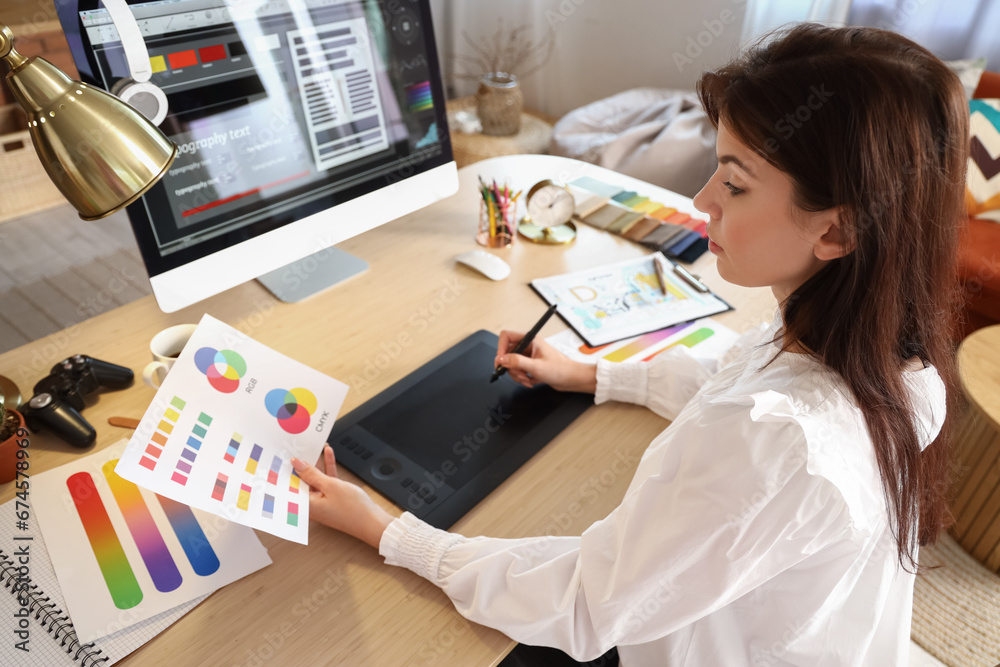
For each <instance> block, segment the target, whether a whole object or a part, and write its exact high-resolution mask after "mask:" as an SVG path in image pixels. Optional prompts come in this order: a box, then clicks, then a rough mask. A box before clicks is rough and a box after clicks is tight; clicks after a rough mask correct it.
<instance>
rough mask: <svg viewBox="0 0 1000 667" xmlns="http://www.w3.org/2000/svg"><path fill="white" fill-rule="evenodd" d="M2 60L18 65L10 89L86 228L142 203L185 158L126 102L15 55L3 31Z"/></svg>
mask: <svg viewBox="0 0 1000 667" xmlns="http://www.w3.org/2000/svg"><path fill="white" fill-rule="evenodd" d="M0 58H3V59H4V60H5V61H7V64H8V65H10V70H11V71H10V72H9V73H8V74H7V84H8V85H9V86H10V89H11V91H12V92H13V93H14V98H15V99H16V100H17V101H18V103H19V104H20V105H21V108H22V109H24V112H25V114H26V115H27V117H28V130H29V132H30V134H31V141H32V143H33V144H34V145H35V151H36V152H37V153H38V157H39V159H40V160H41V162H42V165H43V166H44V167H45V171H46V172H48V175H49V178H51V179H52V182H53V183H54V184H55V186H56V187H57V188H59V191H60V192H62V194H63V196H65V197H66V199H67V200H68V201H69V203H70V204H72V205H73V206H74V207H75V208H76V210H77V211H79V212H80V217H81V218H83V219H84V220H96V219H98V218H103V217H105V216H107V215H110V214H112V213H114V212H115V211H118V210H120V209H122V208H124V207H125V206H127V205H128V204H130V203H132V202H133V201H135V200H136V199H138V198H139V197H140V196H141V195H142V194H143V193H144V192H145V191H146V190H148V189H149V188H150V187H152V185H153V184H154V183H156V181H157V180H159V178H160V177H161V176H163V174H165V173H166V171H167V169H168V168H169V167H170V164H171V163H172V162H173V161H174V158H175V157H176V156H177V146H176V145H174V144H173V143H172V142H171V141H170V140H169V139H167V137H166V136H164V134H163V133H162V132H160V130H159V129H158V128H157V127H156V126H155V125H153V124H152V123H150V122H149V121H148V120H147V119H146V118H145V117H144V116H142V114H140V113H139V112H138V111H136V110H135V109H133V108H132V107H130V106H129V105H128V104H126V103H125V102H122V101H121V100H120V99H118V98H117V97H114V96H113V95H110V94H108V93H106V92H104V91H103V90H101V89H100V88H96V87H94V86H88V85H87V84H85V83H80V82H79V81H73V80H72V79H70V78H69V77H68V76H66V75H65V74H63V73H62V72H61V71H60V70H59V69H58V68H56V67H55V66H54V65H52V63H50V62H48V61H47V60H45V59H43V58H38V57H35V56H32V57H30V58H25V57H24V56H22V55H21V54H19V53H18V52H17V51H15V50H14V48H13V35H12V34H11V31H10V29H9V28H8V27H7V26H3V25H0Z"/></svg>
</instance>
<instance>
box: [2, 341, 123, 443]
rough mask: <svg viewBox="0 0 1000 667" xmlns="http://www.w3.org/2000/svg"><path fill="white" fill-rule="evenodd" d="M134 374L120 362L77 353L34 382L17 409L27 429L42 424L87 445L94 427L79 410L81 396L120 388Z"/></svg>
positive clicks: (72, 440) (93, 438) (94, 434)
mask: <svg viewBox="0 0 1000 667" xmlns="http://www.w3.org/2000/svg"><path fill="white" fill-rule="evenodd" d="M134 377H135V376H134V374H133V373H132V371H131V370H130V369H128V368H125V367H124V366H119V365H117V364H112V363H109V362H107V361H101V360H100V359H94V358H93V357H88V356H87V355H84V354H77V355H74V356H72V357H68V358H67V359H64V360H62V361H60V362H59V363H58V364H56V365H55V366H53V367H52V372H51V373H50V374H49V375H48V376H46V377H44V378H42V379H41V380H39V381H38V383H37V384H35V389H34V391H35V395H34V396H32V397H31V400H29V401H28V402H27V403H25V404H24V406H23V407H22V410H21V412H22V414H23V415H24V419H25V421H26V422H27V424H28V427H29V428H31V430H33V431H39V430H41V429H42V427H45V428H48V429H50V430H52V432H53V433H55V434H56V435H58V436H59V437H60V438H62V439H63V440H65V441H66V442H68V443H69V444H71V445H74V446H75V447H89V446H90V445H92V444H93V443H94V441H95V440H96V439H97V431H95V430H94V427H93V426H91V425H90V424H89V423H88V422H87V420H86V419H84V418H83V415H81V414H80V411H81V410H83V406H84V397H85V396H87V395H89V394H92V393H94V392H95V391H97V390H99V389H102V388H103V389H124V388H126V387H128V386H130V385H131V384H132V381H133V379H134Z"/></svg>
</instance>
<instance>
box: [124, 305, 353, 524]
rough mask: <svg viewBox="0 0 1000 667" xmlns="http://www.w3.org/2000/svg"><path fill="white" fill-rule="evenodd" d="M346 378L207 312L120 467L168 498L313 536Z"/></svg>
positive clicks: (242, 520) (236, 518)
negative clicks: (321, 466) (316, 487)
mask: <svg viewBox="0 0 1000 667" xmlns="http://www.w3.org/2000/svg"><path fill="white" fill-rule="evenodd" d="M346 395H347V385H345V384H343V383H341V382H338V381H337V380H334V379H333V378H330V377H328V376H326V375H323V374H322V373H320V372H318V371H316V370H313V369H311V368H309V367H308V366H305V365H304V364H301V363H299V362H297V361H295V360H293V359H289V358H288V357H286V356H285V355H283V354H280V353H278V352H276V351H274V350H272V349H270V348H268V347H267V346H265V345H262V344H261V343H258V342H257V341H255V340H253V339H252V338H249V337H248V336H246V335H244V334H242V333H240V332H239V331H237V330H236V329H233V328H232V327H230V326H228V325H226V324H224V323H222V322H220V321H219V320H217V319H215V318H213V317H211V316H209V315H205V316H204V317H203V318H202V320H201V323H200V324H199V325H198V328H197V329H196V330H195V332H194V334H193V335H192V336H191V339H190V340H189V341H188V344H187V345H186V346H185V348H184V351H183V352H181V355H180V357H179V358H178V359H177V362H176V363H175V364H174V366H173V368H172V369H171V370H170V373H169V374H168V375H167V377H166V379H165V380H164V381H163V384H162V385H161V386H160V389H159V391H157V393H156V397H155V398H154V399H153V402H152V404H151V405H150V406H149V408H148V409H147V410H146V414H145V415H144V416H143V418H142V420H141V422H140V423H139V427H138V428H137V429H136V430H135V433H134V434H133V436H132V439H131V440H130V441H129V445H128V448H127V449H126V450H125V453H124V454H123V455H122V458H121V462H120V463H119V464H118V467H117V468H116V471H117V473H118V474H119V475H121V476H122V477H124V478H125V479H127V480H130V481H132V482H134V483H135V484H138V485H139V486H141V487H144V488H147V489H150V490H151V491H155V492H156V493H159V494H161V495H163V496H165V497H167V498H171V499H173V500H176V501H177V502H180V503H185V504H187V505H190V506H192V507H197V508H199V509H202V510H205V511H206V512H211V513H213V514H217V515H219V516H222V517H224V518H226V519H229V520H230V521H235V522H236V523H241V524H244V525H247V526H252V527H253V528H259V529H260V530H264V531H266V532H268V533H272V534H274V535H277V536H278V537H283V538H285V539H287V540H292V541H294V542H299V543H300V544H307V543H308V539H309V532H308V527H309V488H308V486H307V485H306V484H304V483H302V482H301V481H300V480H299V478H298V476H297V475H296V474H295V472H294V471H293V470H292V464H291V459H292V457H297V458H300V459H302V460H303V461H315V460H316V459H317V458H318V457H319V454H320V451H322V449H323V445H324V444H325V443H326V438H327V436H328V435H329V433H330V429H332V428H333V422H334V419H335V417H336V416H337V413H338V412H339V411H340V407H341V405H342V404H343V402H344V398H345V396H346Z"/></svg>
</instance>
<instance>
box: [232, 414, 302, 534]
mask: <svg viewBox="0 0 1000 667" xmlns="http://www.w3.org/2000/svg"><path fill="white" fill-rule="evenodd" d="M242 443H243V436H242V435H241V434H239V433H233V434H232V436H231V437H230V439H229V445H228V446H227V447H226V452H225V453H224V454H223V456H222V459H223V460H224V461H225V462H226V463H235V462H236V456H237V454H238V453H239V448H240V445H241V444H242ZM263 452H264V448H263V447H261V446H260V445H258V444H256V443H254V445H253V447H252V448H251V449H250V456H249V458H248V459H247V462H246V466H245V468H244V470H245V471H246V473H247V474H248V475H249V476H250V477H249V479H248V480H247V481H253V478H254V477H256V474H257V465H258V464H259V463H260V458H261V455H262V454H263ZM282 464H283V460H282V459H281V457H279V456H272V457H271V464H270V467H269V468H268V471H267V477H266V483H267V484H268V485H269V486H275V487H276V486H277V485H278V477H279V475H280V474H281V468H282ZM300 481H301V480H300V479H299V476H298V475H297V474H296V473H295V471H294V470H293V471H292V472H291V475H290V477H289V480H288V492H289V493H292V494H298V493H299V484H300ZM228 484H229V475H226V474H225V473H222V472H220V473H218V475H217V476H216V478H215V485H214V486H213V487H212V498H213V499H214V500H217V501H219V502H222V501H223V500H224V498H225V495H226V486H227V485H228ZM253 493H254V487H253V486H251V485H250V484H247V483H244V482H241V483H240V490H239V494H238V496H237V498H236V507H237V509H240V510H243V511H244V512H246V511H249V509H250V499H251V496H252V495H253ZM274 507H275V497H274V496H273V495H271V494H270V493H265V494H264V501H263V506H262V507H261V516H263V517H264V518H265V519H272V518H274ZM286 517H287V518H286V521H287V522H288V524H289V525H291V526H297V525H298V522H299V503H298V502H288V512H287V515H286Z"/></svg>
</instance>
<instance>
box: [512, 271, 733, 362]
mask: <svg viewBox="0 0 1000 667" xmlns="http://www.w3.org/2000/svg"><path fill="white" fill-rule="evenodd" d="M657 261H663V262H666V265H665V266H666V267H668V268H669V269H670V270H665V271H660V272H658V271H657V269H656V262H657ZM530 284H531V288H532V289H533V290H535V292H536V293H537V294H538V295H539V296H540V297H542V299H544V300H545V302H546V303H548V304H549V305H552V304H557V309H556V313H558V314H559V317H561V318H562V319H563V321H564V322H566V324H567V325H569V327H570V328H571V329H573V331H574V332H576V334H577V335H578V336H579V337H580V338H582V339H583V340H584V341H585V342H586V343H587V345H589V346H590V347H600V346H601V345H607V344H609V343H614V342H615V341H619V340H622V339H623V338H630V337H632V336H639V335H642V334H646V333H650V332H652V331H659V330H660V329H664V328H666V327H670V326H673V325H675V324H682V323H685V322H691V321H693V320H697V319H700V318H702V317H710V316H712V315H718V314H719V313H724V312H727V311H730V310H733V307H732V306H731V305H730V304H729V303H727V302H726V301H725V300H723V299H722V298H721V297H719V296H718V295H717V294H715V293H713V292H712V291H711V290H709V289H708V288H707V287H705V286H704V285H701V284H700V281H698V280H697V279H696V278H694V277H693V276H691V275H690V274H688V273H687V272H686V271H683V269H682V268H681V267H679V266H677V265H676V264H674V263H673V262H672V261H671V260H669V259H667V258H666V257H663V256H662V255H660V254H659V253H654V254H652V255H646V256H645V257H639V258H635V259H627V260H623V261H621V262H614V263H612V264H604V265H601V266H597V267H594V268H590V269H584V270H582V271H574V272H572V273H563V274H559V275H555V276H549V277H547V278H536V279H535V280H532V281H531V283H530Z"/></svg>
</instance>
